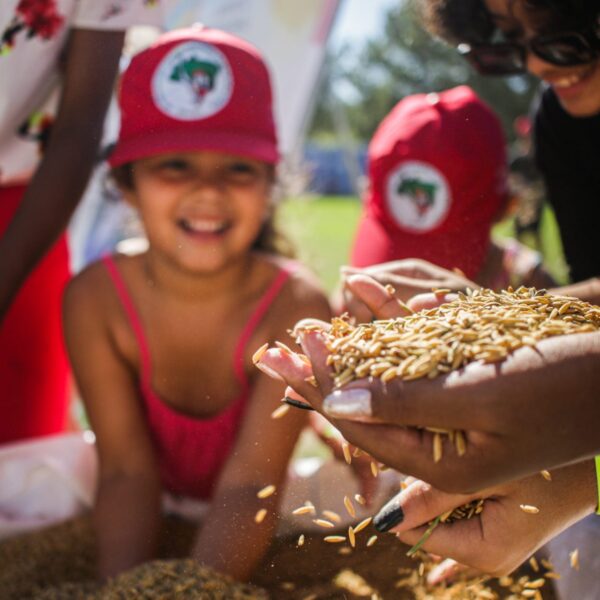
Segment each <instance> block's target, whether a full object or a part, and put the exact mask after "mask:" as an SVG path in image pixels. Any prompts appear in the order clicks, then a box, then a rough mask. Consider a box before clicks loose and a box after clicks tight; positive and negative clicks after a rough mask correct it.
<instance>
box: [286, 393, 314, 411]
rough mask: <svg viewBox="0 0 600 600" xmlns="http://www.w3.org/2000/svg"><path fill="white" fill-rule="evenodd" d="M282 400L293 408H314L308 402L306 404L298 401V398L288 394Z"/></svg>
mask: <svg viewBox="0 0 600 600" xmlns="http://www.w3.org/2000/svg"><path fill="white" fill-rule="evenodd" d="M282 402H285V403H286V404H289V405H290V406H293V407H294V408H301V409H302V410H315V409H314V408H313V407H312V406H311V405H310V404H306V402H300V400H296V399H294V398H290V397H289V396H286V397H285V398H284V399H283V400H282Z"/></svg>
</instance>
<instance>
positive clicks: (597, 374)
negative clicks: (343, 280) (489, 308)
mask: <svg viewBox="0 0 600 600" xmlns="http://www.w3.org/2000/svg"><path fill="white" fill-rule="evenodd" d="M300 341H301V343H302V346H303V348H304V351H305V353H306V355H307V356H308V357H309V359H310V363H311V364H307V363H305V362H302V361H299V360H294V358H293V357H291V356H289V355H287V356H286V355H284V353H281V352H280V351H279V350H276V349H273V350H269V351H268V352H266V353H265V355H264V356H263V357H262V359H261V362H262V363H263V366H267V367H268V368H270V369H271V370H273V371H275V372H277V373H279V374H280V375H281V377H282V378H283V379H285V380H286V382H287V383H288V385H290V386H291V387H292V388H293V389H294V390H295V391H296V392H297V393H298V394H299V395H300V396H302V397H303V398H305V399H306V401H307V402H309V403H310V404H311V405H312V406H313V407H314V408H316V409H317V410H319V411H320V412H321V413H322V414H324V415H325V416H326V417H327V418H328V419H330V420H331V421H332V423H333V424H334V425H335V426H336V427H337V428H338V429H339V430H340V431H341V432H342V434H343V435H344V437H345V438H346V439H347V440H348V441H349V442H350V443H352V444H354V445H356V446H358V447H360V448H362V449H364V450H365V451H367V452H368V453H369V454H371V455H372V456H373V457H374V458H376V459H377V460H379V461H381V462H383V463H385V464H387V465H389V466H391V467H394V468H396V469H398V470H400V471H402V472H404V473H409V474H412V475H415V476H417V477H419V478H421V479H424V480H427V481H430V482H431V483H432V484H433V485H435V486H436V487H438V488H440V489H442V490H446V491H453V492H456V491H474V490H477V489H482V488H485V487H489V486H492V485H496V484H498V483H501V482H504V481H508V480H513V479H516V478H521V477H524V476H526V475H529V474H531V473H534V472H536V471H539V470H541V469H544V468H546V467H549V466H558V465H562V464H565V463H567V462H570V461H573V460H579V459H582V458H584V457H588V456H591V455H593V454H595V453H598V451H600V440H599V439H598V436H597V431H598V428H599V427H600V404H598V402H597V401H596V397H597V389H599V385H600V368H599V367H600V333H599V332H597V331H596V332H591V333H585V334H576V335H559V336H557V337H552V338H548V339H542V340H541V341H539V342H537V344H535V347H532V346H530V345H526V346H524V347H521V348H519V349H517V350H515V351H514V352H513V353H512V354H510V355H508V357H507V358H505V359H504V360H503V361H502V362H498V363H486V362H482V361H481V360H476V361H474V362H470V363H469V364H467V365H466V366H464V367H461V368H460V369H458V370H455V371H452V372H450V373H449V374H447V375H438V376H436V377H435V378H433V379H428V378H426V377H425V378H421V379H417V380H414V381H405V380H402V379H400V378H392V379H391V380H389V381H388V382H387V383H385V384H384V383H382V382H381V380H380V379H378V378H372V379H362V380H356V381H352V382H351V383H349V384H347V385H343V386H342V388H341V389H340V390H336V391H334V381H333V376H332V375H333V369H332V367H331V366H329V365H328V356H329V355H330V350H329V349H328V347H327V344H326V339H325V334H324V333H323V332H321V331H319V330H318V328H315V327H312V328H308V329H305V330H303V332H302V333H301V335H300ZM311 365H312V366H311ZM313 374H314V376H315V378H316V381H317V383H318V387H314V386H313V385H310V384H308V383H307V382H306V381H305V379H306V378H307V377H308V376H310V375H313ZM424 428H429V430H427V429H424ZM438 429H442V430H459V431H462V434H463V436H464V442H465V446H466V451H464V452H463V453H462V455H461V453H460V452H459V449H458V447H457V446H456V445H455V444H451V443H449V440H447V439H445V438H444V439H442V441H441V444H442V450H443V460H441V461H438V462H435V461H434V460H433V459H432V447H433V445H434V438H435V436H436V435H439V434H437V433H436V430H438ZM431 430H433V431H431ZM558 441H560V443H558ZM438 442H439V440H438Z"/></svg>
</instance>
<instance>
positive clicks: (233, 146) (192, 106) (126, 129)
mask: <svg viewBox="0 0 600 600" xmlns="http://www.w3.org/2000/svg"><path fill="white" fill-rule="evenodd" d="M272 105H273V100H272V92H271V82H270V78H269V72H268V70H267V67H266V65H265V63H264V61H263V59H262V57H261V55H260V54H259V52H258V50H256V48H254V46H252V45H250V44H249V43H247V42H245V41H244V40H241V39H240V38H238V37H235V36H233V35H231V34H229V33H226V32H224V31H220V30H218V29H210V28H207V27H204V26H202V25H194V26H193V27H189V28H186V29H178V30H174V31H172V32H169V33H166V34H164V35H162V36H160V37H159V38H158V39H157V40H156V42H155V43H154V44H153V45H152V46H150V47H149V48H147V49H146V50H143V51H142V52H140V53H139V54H137V55H136V56H134V57H133V59H132V60H131V63H130V64H129V66H128V68H127V70H126V71H125V73H124V74H123V76H122V78H121V82H120V89H119V106H120V109H121V129H120V132H119V139H118V141H117V144H116V147H115V149H114V151H113V153H112V154H111V156H110V157H109V160H108V162H109V164H110V165H111V166H112V167H116V166H118V165H122V164H125V163H128V162H131V161H134V160H139V159H141V158H146V157H149V156H154V155H156V154H163V153H167V152H185V151H194V150H213V151H220V152H226V153H228V154H236V155H240V156H246V157H249V158H255V159H257V160H261V161H265V162H268V163H277V162H278V161H279V152H278V150H277V134H276V132H275V123H274V120H273V110H272Z"/></svg>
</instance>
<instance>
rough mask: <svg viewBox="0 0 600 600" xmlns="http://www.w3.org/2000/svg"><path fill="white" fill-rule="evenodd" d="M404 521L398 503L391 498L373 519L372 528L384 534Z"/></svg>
mask: <svg viewBox="0 0 600 600" xmlns="http://www.w3.org/2000/svg"><path fill="white" fill-rule="evenodd" d="M402 521H404V511H403V510H402V508H401V507H400V502H399V501H398V499H397V498H392V499H391V500H390V501H389V502H388V503H387V504H386V505H385V506H384V507H383V508H382V509H381V510H380V511H379V512H378V513H377V514H376V515H375V518H374V519H373V526H374V527H375V529H377V531H380V532H381V533H385V532H386V531H389V530H390V529H393V528H394V527H396V526H397V525H400V523H402Z"/></svg>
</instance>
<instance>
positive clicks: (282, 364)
mask: <svg viewBox="0 0 600 600" xmlns="http://www.w3.org/2000/svg"><path fill="white" fill-rule="evenodd" d="M255 365H256V367H257V368H258V369H260V370H261V371H262V372H263V373H266V374H267V375H269V376H270V377H273V378H275V379H278V380H281V381H285V383H286V384H287V385H288V389H286V396H287V395H288V392H290V389H291V390H293V391H294V394H292V395H290V397H292V398H295V399H296V400H299V401H301V402H303V401H306V402H308V403H309V404H313V403H314V404H320V403H321V398H320V392H319V391H318V389H317V388H315V386H314V385H313V384H312V383H311V381H312V379H311V378H312V367H311V365H310V363H309V362H308V361H307V360H306V359H305V358H303V357H302V356H301V355H299V354H297V353H295V352H292V351H290V350H284V349H281V348H270V349H268V350H266V351H264V352H263V353H262V355H261V356H260V357H259V358H258V359H257V360H255Z"/></svg>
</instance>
